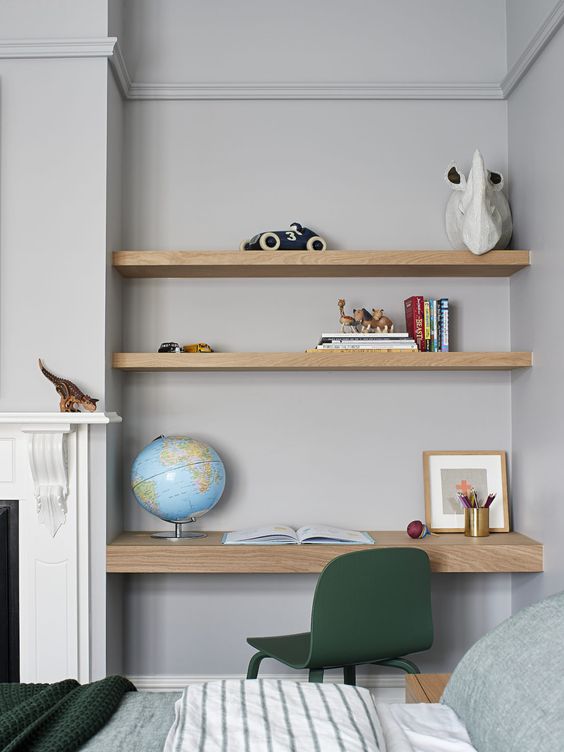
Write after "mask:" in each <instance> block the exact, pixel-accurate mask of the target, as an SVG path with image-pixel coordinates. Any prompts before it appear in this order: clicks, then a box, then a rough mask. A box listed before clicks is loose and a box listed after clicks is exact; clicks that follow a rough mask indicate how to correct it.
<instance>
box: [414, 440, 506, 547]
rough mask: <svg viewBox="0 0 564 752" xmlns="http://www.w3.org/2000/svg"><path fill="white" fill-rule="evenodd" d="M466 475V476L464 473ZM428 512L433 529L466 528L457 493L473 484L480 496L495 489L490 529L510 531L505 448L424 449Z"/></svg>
mask: <svg viewBox="0 0 564 752" xmlns="http://www.w3.org/2000/svg"><path fill="white" fill-rule="evenodd" d="M463 476H467V477H463ZM423 480H424V486H425V515H426V521H427V525H428V526H429V529H430V530H431V531H432V532H433V533H462V532H464V510H463V508H462V506H461V505H460V502H459V501H458V499H457V497H456V493H457V491H461V492H463V493H464V492H466V490H469V488H470V487H471V486H473V487H474V488H475V489H476V491H477V492H478V495H479V497H480V498H482V496H483V497H484V498H485V497H486V496H487V495H488V493H490V492H491V493H495V494H497V495H496V498H495V501H494V502H493V504H492V505H491V507H490V532H492V533H508V532H509V527H510V526H509V499H508V495H507V461H506V455H505V452H504V451H499V450H489V451H480V450H477V451H470V450H461V451H452V450H450V451H448V450H445V451H427V452H423Z"/></svg>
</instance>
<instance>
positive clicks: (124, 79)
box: [109, 41, 133, 99]
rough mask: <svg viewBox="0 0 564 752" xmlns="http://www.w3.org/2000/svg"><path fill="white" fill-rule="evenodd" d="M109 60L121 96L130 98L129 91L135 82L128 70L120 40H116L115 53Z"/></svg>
mask: <svg viewBox="0 0 564 752" xmlns="http://www.w3.org/2000/svg"><path fill="white" fill-rule="evenodd" d="M109 61H110V67H111V69H112V73H113V74H114V79H115V82H116V84H117V86H118V89H119V91H120V93H121V96H122V97H123V98H124V99H129V98H130V97H129V92H130V91H131V87H132V85H133V82H132V81H131V76H130V75H129V71H128V70H127V65H126V63H125V58H124V56H123V52H122V50H121V47H120V44H119V42H118V41H116V44H115V47H114V52H113V55H112V56H111V57H110V58H109Z"/></svg>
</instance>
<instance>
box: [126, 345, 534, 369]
mask: <svg viewBox="0 0 564 752" xmlns="http://www.w3.org/2000/svg"><path fill="white" fill-rule="evenodd" d="M112 364H113V367H114V368H118V369H120V370H122V371H403V370H405V371H508V370H512V369H514V368H529V367H530V366H531V365H532V355H531V353H528V352H448V353H444V352H438V353H429V352H399V353H393V352H386V353H380V352H376V353H371V352H346V353H345V352H330V351H322V350H320V351H318V352H313V353H306V352H278V353H277V352H262V353H261V352H233V353H133V352H131V353H114V356H113V362H112Z"/></svg>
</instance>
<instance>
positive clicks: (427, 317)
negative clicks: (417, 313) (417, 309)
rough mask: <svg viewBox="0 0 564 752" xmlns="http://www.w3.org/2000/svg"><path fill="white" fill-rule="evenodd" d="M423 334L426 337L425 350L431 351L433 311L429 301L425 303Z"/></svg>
mask: <svg viewBox="0 0 564 752" xmlns="http://www.w3.org/2000/svg"><path fill="white" fill-rule="evenodd" d="M423 333H424V335H425V350H428V351H429V350H430V349H431V310H430V306H429V301H428V300H424V301H423Z"/></svg>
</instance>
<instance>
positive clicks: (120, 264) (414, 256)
mask: <svg viewBox="0 0 564 752" xmlns="http://www.w3.org/2000/svg"><path fill="white" fill-rule="evenodd" d="M529 264H530V258H529V251H490V252H489V253H486V254H484V255H483V256H475V255H474V254H473V253H470V251H319V252H316V251H115V252H114V255H113V265H114V267H115V268H116V269H117V270H118V271H119V273H120V274H121V275H122V276H123V277H509V276H511V275H512V274H514V273H515V272H518V271H519V270H520V269H524V268H525V267H527V266H529Z"/></svg>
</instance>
